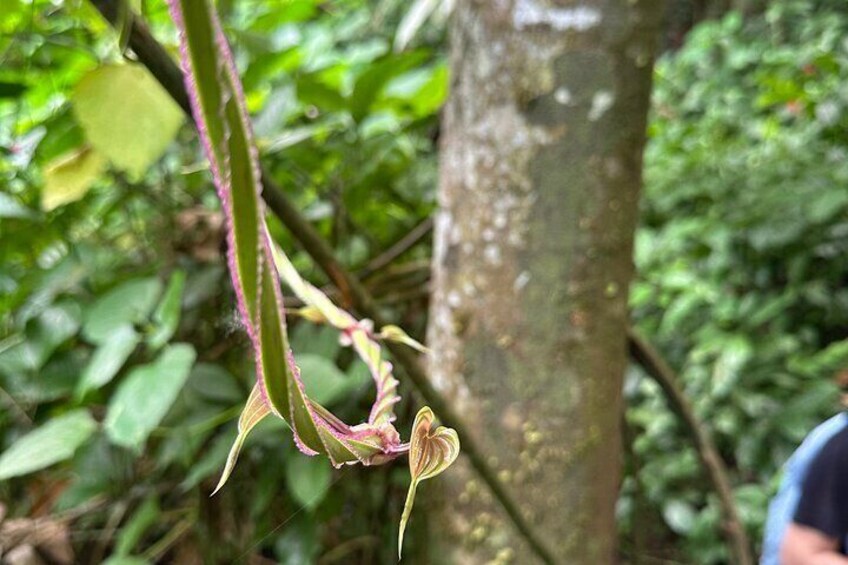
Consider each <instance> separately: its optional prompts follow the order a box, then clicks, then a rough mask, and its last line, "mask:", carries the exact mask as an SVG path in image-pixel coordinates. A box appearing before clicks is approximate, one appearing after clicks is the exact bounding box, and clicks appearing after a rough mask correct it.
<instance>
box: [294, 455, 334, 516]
mask: <svg viewBox="0 0 848 565" xmlns="http://www.w3.org/2000/svg"><path fill="white" fill-rule="evenodd" d="M331 479H332V469H331V467H330V463H329V461H327V459H326V458H324V457H303V456H302V455H300V454H295V453H292V454H290V456H289V458H288V459H287V460H286V485H287V486H288V490H289V493H290V494H291V495H292V497H294V499H295V500H296V501H297V502H298V503H300V504H301V505H303V506H305V507H306V508H307V509H309V510H313V509H315V508H316V507H317V506H318V505H319V504H320V503H321V501H322V500H324V495H326V494H327V489H329V488H330V481H331Z"/></svg>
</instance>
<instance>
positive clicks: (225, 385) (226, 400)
mask: <svg viewBox="0 0 848 565" xmlns="http://www.w3.org/2000/svg"><path fill="white" fill-rule="evenodd" d="M186 388H187V389H188V390H190V391H191V392H192V394H193V395H196V396H197V397H198V398H201V399H203V401H204V402H206V403H213V404H223V405H226V406H232V405H233V404H237V403H239V402H241V400H242V398H244V391H243V389H242V387H240V386H239V385H238V383H237V381H236V378H235V377H234V376H233V375H232V374H230V372H229V371H227V370H226V369H225V368H223V367H222V366H220V365H215V364H212V363H197V364H196V365H195V366H194V367H193V368H192V370H191V375H189V378H188V382H186Z"/></svg>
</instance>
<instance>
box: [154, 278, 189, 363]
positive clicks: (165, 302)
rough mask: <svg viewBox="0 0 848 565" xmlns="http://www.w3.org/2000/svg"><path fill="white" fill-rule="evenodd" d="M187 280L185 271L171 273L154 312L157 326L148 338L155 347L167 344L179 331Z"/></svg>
mask: <svg viewBox="0 0 848 565" xmlns="http://www.w3.org/2000/svg"><path fill="white" fill-rule="evenodd" d="M185 280H186V274H185V271H175V272H174V274H173V275H171V280H170V281H169V282H168V288H167V289H165V294H164V295H163V296H162V301H161V302H160V303H159V306H157V307H156V311H155V312H154V313H153V323H154V324H155V325H156V327H155V329H154V330H153V333H151V334H150V336H149V337H148V338H147V344H148V345H150V347H151V348H153V349H159V348H160V347H162V346H163V345H165V343H167V342H168V340H169V339H171V337H173V335H174V332H176V331H177V326H178V325H179V323H180V306H181V305H182V297H183V288H184V287H185Z"/></svg>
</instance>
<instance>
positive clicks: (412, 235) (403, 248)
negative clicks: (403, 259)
mask: <svg viewBox="0 0 848 565" xmlns="http://www.w3.org/2000/svg"><path fill="white" fill-rule="evenodd" d="M432 229H433V218H427V219H426V220H424V221H423V222H421V223H420V224H418V225H417V226H415V227H414V228H412V230H410V232H409V233H408V234H406V235H405V236H403V237H402V238H401V239H399V240H398V241H397V242H396V243H395V244H394V245H392V246H391V247H389V248H388V249H386V250H385V251H383V252H382V253H381V254H379V255H378V256H376V257H374V259H372V260H371V261H369V262H368V264H367V265H365V267H363V268H362V269H360V270H359V271H358V272H357V273H356V276H358V277H359V278H360V279H367V278H368V277H370V276H371V275H373V274H374V273H375V272H377V271H379V270H380V269H382V268H383V267H385V266H386V265H388V264H389V263H391V262H392V261H394V260H395V259H397V258H398V257H400V256H401V255H403V254H404V253H406V252H407V251H409V250H410V249H412V248H413V247H415V246H416V245H417V244H418V243H420V242H421V241H423V239H424V238H425V237H426V236H427V234H429V233H430V232H431V231H432Z"/></svg>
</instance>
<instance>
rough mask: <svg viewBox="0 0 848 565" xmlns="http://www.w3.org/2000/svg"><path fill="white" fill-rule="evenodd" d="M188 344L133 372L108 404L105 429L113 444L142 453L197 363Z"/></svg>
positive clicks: (171, 348) (172, 347) (177, 347)
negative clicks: (148, 439)
mask: <svg viewBox="0 0 848 565" xmlns="http://www.w3.org/2000/svg"><path fill="white" fill-rule="evenodd" d="M194 359H195V353H194V349H193V348H192V347H191V346H190V345H188V344H176V345H170V346H168V347H166V348H165V349H163V350H162V353H161V354H160V355H159V357H158V358H157V359H156V361H154V362H153V363H150V364H148V365H142V366H140V367H136V368H135V369H133V370H132V371H131V372H130V374H129V375H127V377H126V378H125V379H124V380H123V381H122V382H121V384H120V386H119V387H118V390H117V391H116V392H115V394H114V395H113V396H112V398H111V400H110V402H109V408H108V411H107V413H106V421H105V423H104V427H105V429H106V434H107V435H108V436H109V439H110V440H112V442H113V443H115V444H117V445H120V446H123V447H128V448H132V449H136V450H137V449H140V448H141V446H142V445H143V444H144V442H145V441H147V437H148V436H149V435H150V432H152V431H153V430H154V429H155V428H156V426H158V425H159V423H160V422H161V421H162V418H164V417H165V414H167V412H168V409H169V408H170V407H171V405H172V404H173V403H174V400H175V399H176V398H177V394H178V393H179V391H180V389H181V388H182V386H183V383H185V380H186V379H187V378H188V375H189V372H190V371H191V366H192V364H193V363H194Z"/></svg>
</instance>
